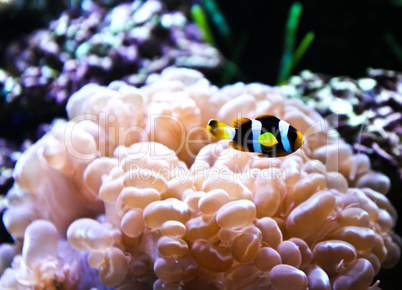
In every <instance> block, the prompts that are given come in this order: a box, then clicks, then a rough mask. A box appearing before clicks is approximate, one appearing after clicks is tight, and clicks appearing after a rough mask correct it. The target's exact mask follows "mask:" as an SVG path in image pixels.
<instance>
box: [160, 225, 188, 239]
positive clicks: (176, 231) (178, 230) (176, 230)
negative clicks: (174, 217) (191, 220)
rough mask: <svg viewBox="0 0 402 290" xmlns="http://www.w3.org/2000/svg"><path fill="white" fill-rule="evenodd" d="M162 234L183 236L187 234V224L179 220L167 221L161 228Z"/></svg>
mask: <svg viewBox="0 0 402 290" xmlns="http://www.w3.org/2000/svg"><path fill="white" fill-rule="evenodd" d="M161 232H162V235H164V236H172V237H177V238H182V237H183V236H184V235H185V234H186V226H185V225H184V224H182V223H181V222H178V221H167V222H165V223H163V225H162V228H161Z"/></svg>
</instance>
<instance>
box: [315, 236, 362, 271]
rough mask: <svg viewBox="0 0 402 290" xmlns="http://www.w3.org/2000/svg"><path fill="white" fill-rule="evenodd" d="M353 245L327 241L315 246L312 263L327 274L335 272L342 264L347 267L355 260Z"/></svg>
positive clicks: (355, 253)
mask: <svg viewBox="0 0 402 290" xmlns="http://www.w3.org/2000/svg"><path fill="white" fill-rule="evenodd" d="M356 256H357V252H356V249H355V247H353V245H351V244H349V243H347V242H344V241H339V240H329V241H324V242H320V243H318V244H316V245H315V246H314V249H313V257H314V263H315V264H317V265H318V266H320V267H321V268H323V269H324V270H326V271H327V272H330V273H333V272H336V269H337V268H338V266H339V264H340V263H341V262H342V263H343V264H345V265H347V264H349V263H351V262H353V261H354V260H355V259H356Z"/></svg>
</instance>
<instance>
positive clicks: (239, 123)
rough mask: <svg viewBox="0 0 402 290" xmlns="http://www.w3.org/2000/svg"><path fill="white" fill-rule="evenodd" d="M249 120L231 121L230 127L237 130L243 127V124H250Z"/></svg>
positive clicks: (242, 118)
mask: <svg viewBox="0 0 402 290" xmlns="http://www.w3.org/2000/svg"><path fill="white" fill-rule="evenodd" d="M250 121H251V120H250V119H249V118H244V117H241V118H237V119H235V120H233V121H232V125H233V127H234V128H236V129H237V128H239V127H240V126H241V125H243V124H244V123H247V122H250Z"/></svg>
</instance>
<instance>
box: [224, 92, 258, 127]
mask: <svg viewBox="0 0 402 290" xmlns="http://www.w3.org/2000/svg"><path fill="white" fill-rule="evenodd" d="M255 103H256V102H255V97H254V96H252V95H249V94H244V95H240V96H237V97H236V98H234V99H231V100H230V101H228V102H226V103H225V104H224V105H223V106H222V107H221V109H220V110H219V112H218V116H217V119H218V120H222V122H225V123H227V124H230V122H232V120H234V119H236V118H238V117H239V116H238V115H239V114H240V113H241V112H242V113H244V116H246V114H247V112H252V111H254V109H255V107H256V106H255Z"/></svg>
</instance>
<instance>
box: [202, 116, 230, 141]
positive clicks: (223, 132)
mask: <svg viewBox="0 0 402 290" xmlns="http://www.w3.org/2000/svg"><path fill="white" fill-rule="evenodd" d="M207 130H208V132H209V134H211V136H213V137H215V138H218V139H233V138H234V135H235V132H236V131H235V129H234V128H232V127H229V126H228V125H226V124H225V123H223V122H221V121H218V120H215V119H211V120H209V122H208V125H207Z"/></svg>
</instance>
